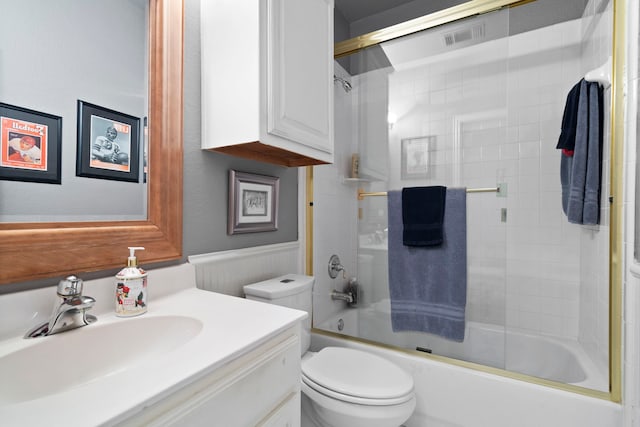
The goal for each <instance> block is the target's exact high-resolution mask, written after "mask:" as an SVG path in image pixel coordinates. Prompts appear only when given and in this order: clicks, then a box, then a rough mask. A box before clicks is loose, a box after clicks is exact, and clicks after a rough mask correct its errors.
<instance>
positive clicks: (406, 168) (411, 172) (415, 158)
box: [401, 136, 436, 180]
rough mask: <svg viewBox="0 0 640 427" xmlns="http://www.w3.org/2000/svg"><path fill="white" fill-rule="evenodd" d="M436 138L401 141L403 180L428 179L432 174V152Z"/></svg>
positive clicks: (424, 137)
mask: <svg viewBox="0 0 640 427" xmlns="http://www.w3.org/2000/svg"><path fill="white" fill-rule="evenodd" d="M435 139H436V137H435V136H421V137H417V138H404V139H402V141H401V146H402V152H401V165H402V168H401V179H403V180H405V179H421V178H428V177H429V172H430V167H429V166H430V162H431V161H430V151H431V148H432V145H433V144H434V143H435Z"/></svg>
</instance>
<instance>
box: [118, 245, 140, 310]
mask: <svg viewBox="0 0 640 427" xmlns="http://www.w3.org/2000/svg"><path fill="white" fill-rule="evenodd" d="M137 250H144V248H143V247H137V246H132V247H129V258H127V266H126V267H125V268H123V269H122V270H120V272H119V273H118V274H116V316H119V317H130V316H138V315H140V314H142V313H146V312H147V272H146V271H144V270H143V269H142V268H140V267H138V259H137V258H136V251H137Z"/></svg>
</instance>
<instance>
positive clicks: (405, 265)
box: [387, 188, 467, 341]
mask: <svg viewBox="0 0 640 427" xmlns="http://www.w3.org/2000/svg"><path fill="white" fill-rule="evenodd" d="M387 198H388V209H389V210H388V212H389V215H388V216H389V238H388V244H389V253H388V257H389V293H390V296H391V325H392V328H393V330H394V331H420V332H428V333H432V334H436V335H439V336H442V337H445V338H448V339H451V340H454V341H463V340H464V330H465V306H466V302H467V211H466V205H467V192H466V189H464V188H454V189H452V188H449V189H447V192H446V201H445V203H446V206H447V209H446V211H445V215H444V221H443V243H442V244H441V245H439V246H423V247H412V246H405V245H404V244H403V242H402V234H403V225H402V193H401V192H400V191H389V192H388V193H387Z"/></svg>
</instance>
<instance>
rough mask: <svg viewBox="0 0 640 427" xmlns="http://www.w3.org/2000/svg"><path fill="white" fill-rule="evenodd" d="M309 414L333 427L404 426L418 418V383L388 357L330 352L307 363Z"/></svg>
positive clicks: (306, 357) (349, 351) (309, 355)
mask: <svg viewBox="0 0 640 427" xmlns="http://www.w3.org/2000/svg"><path fill="white" fill-rule="evenodd" d="M302 392H303V394H304V395H305V396H306V397H307V398H308V399H309V404H308V408H307V415H308V416H309V418H310V419H311V420H313V421H314V422H315V423H316V424H317V425H319V426H321V427H324V426H331V427H347V426H348V427H389V426H395V427H397V426H399V425H400V424H402V423H403V422H404V421H406V420H407V419H408V418H409V416H410V415H411V414H412V413H413V410H414V409H415V406H416V399H415V395H414V390H413V378H411V376H410V375H409V374H407V373H406V372H405V371H403V370H402V369H400V368H399V367H398V366H396V365H395V364H393V363H391V362H389V361H388V360H386V359H383V358H382V357H379V356H375V355H373V354H369V353H366V352H363V351H360V350H354V349H349V348H342V347H325V348H323V349H322V350H320V351H319V352H318V353H311V352H308V353H306V354H305V355H304V356H303V358H302Z"/></svg>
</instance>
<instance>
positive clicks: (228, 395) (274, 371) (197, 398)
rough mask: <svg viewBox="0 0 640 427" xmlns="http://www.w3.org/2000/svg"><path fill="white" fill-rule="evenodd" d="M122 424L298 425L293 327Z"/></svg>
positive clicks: (297, 365) (297, 366)
mask: <svg viewBox="0 0 640 427" xmlns="http://www.w3.org/2000/svg"><path fill="white" fill-rule="evenodd" d="M121 425H122V426H137V425H145V426H176V427H177V426H189V427H199V426H212V427H213V426H216V427H219V426H224V427H236V426H237V427H248V426H256V425H264V426H265V427H267V426H268V427H276V426H278V427H280V426H282V427H285V426H287V427H289V426H290V427H298V426H299V425H300V338H299V334H298V333H297V328H293V329H291V330H289V331H287V332H285V333H283V334H281V335H278V336H277V337H276V338H274V339H272V340H270V341H268V342H267V343H265V344H263V345H261V346H260V347H258V348H256V349H255V350H253V351H251V352H250V353H248V354H245V355H243V356H241V357H239V358H238V359H235V360H234V361H232V362H231V363H229V364H227V365H225V366H223V367H221V368H219V369H218V370H216V371H215V372H213V373H211V374H209V375H208V376H206V377H204V378H201V379H200V380H198V381H196V382H195V383H193V384H191V385H189V386H187V387H185V388H184V389H182V390H179V391H178V392H176V393H174V394H172V395H171V396H169V397H168V398H166V399H164V400H162V401H160V402H158V403H156V404H154V405H152V406H150V407H148V408H146V409H145V410H143V411H142V412H141V413H139V414H137V415H136V416H134V417H132V418H131V419H129V420H127V421H125V422H124V423H122V424H121Z"/></svg>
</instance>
